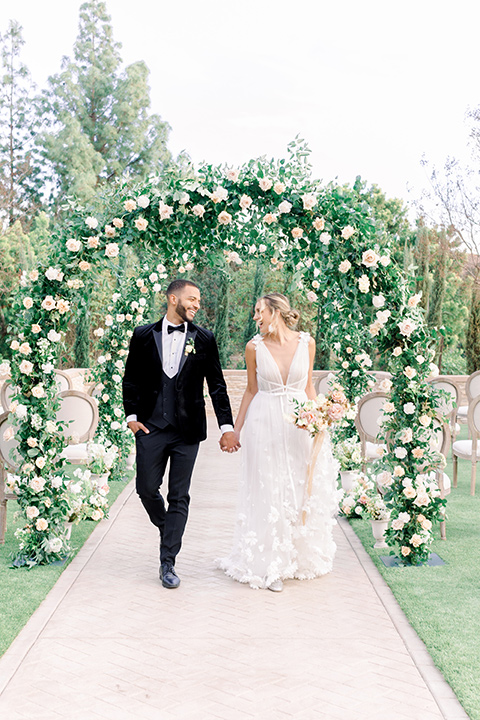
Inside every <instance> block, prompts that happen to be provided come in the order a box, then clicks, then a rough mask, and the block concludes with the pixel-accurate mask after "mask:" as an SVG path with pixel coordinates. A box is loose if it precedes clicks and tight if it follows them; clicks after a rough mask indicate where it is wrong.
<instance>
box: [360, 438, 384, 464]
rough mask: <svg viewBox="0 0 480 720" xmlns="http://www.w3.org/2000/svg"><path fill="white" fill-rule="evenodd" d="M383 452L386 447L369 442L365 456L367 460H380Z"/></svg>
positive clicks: (366, 444) (366, 445)
mask: <svg viewBox="0 0 480 720" xmlns="http://www.w3.org/2000/svg"><path fill="white" fill-rule="evenodd" d="M382 450H383V452H385V450H386V448H385V445H380V444H379V443H372V442H369V441H368V440H367V442H366V443H365V455H366V456H367V460H378V458H379V457H381V453H382Z"/></svg>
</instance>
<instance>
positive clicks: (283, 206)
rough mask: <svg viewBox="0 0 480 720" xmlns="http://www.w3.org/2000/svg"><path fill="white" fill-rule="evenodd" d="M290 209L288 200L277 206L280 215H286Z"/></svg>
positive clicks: (290, 205)
mask: <svg viewBox="0 0 480 720" xmlns="http://www.w3.org/2000/svg"><path fill="white" fill-rule="evenodd" d="M291 209H292V203H289V202H288V200H283V201H282V202H281V203H280V205H279V206H278V212H279V213H280V214H281V215H286V214H287V213H289V212H290V210H291Z"/></svg>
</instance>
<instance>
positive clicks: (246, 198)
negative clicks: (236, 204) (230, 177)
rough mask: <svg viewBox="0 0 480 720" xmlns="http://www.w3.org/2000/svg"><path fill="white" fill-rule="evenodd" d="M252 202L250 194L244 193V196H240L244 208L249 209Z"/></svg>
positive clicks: (241, 205)
mask: <svg viewBox="0 0 480 720" xmlns="http://www.w3.org/2000/svg"><path fill="white" fill-rule="evenodd" d="M252 202H253V200H252V198H251V197H250V196H249V195H242V197H241V198H240V207H241V208H242V210H248V208H249V207H250V205H251V204H252Z"/></svg>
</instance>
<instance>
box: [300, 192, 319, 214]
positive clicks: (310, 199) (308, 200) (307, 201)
mask: <svg viewBox="0 0 480 720" xmlns="http://www.w3.org/2000/svg"><path fill="white" fill-rule="evenodd" d="M302 202H303V209H304V210H313V208H314V207H315V205H316V204H317V197H316V195H314V194H313V193H307V194H306V195H302Z"/></svg>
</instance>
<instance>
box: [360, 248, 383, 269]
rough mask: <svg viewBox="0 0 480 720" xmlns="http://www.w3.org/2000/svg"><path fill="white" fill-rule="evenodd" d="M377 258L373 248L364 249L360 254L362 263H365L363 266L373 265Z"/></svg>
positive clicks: (375, 263)
mask: <svg viewBox="0 0 480 720" xmlns="http://www.w3.org/2000/svg"><path fill="white" fill-rule="evenodd" d="M378 260H379V258H378V255H377V253H376V252H375V250H365V252H364V253H363V255H362V265H365V267H375V266H376V265H377V263H378Z"/></svg>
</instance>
